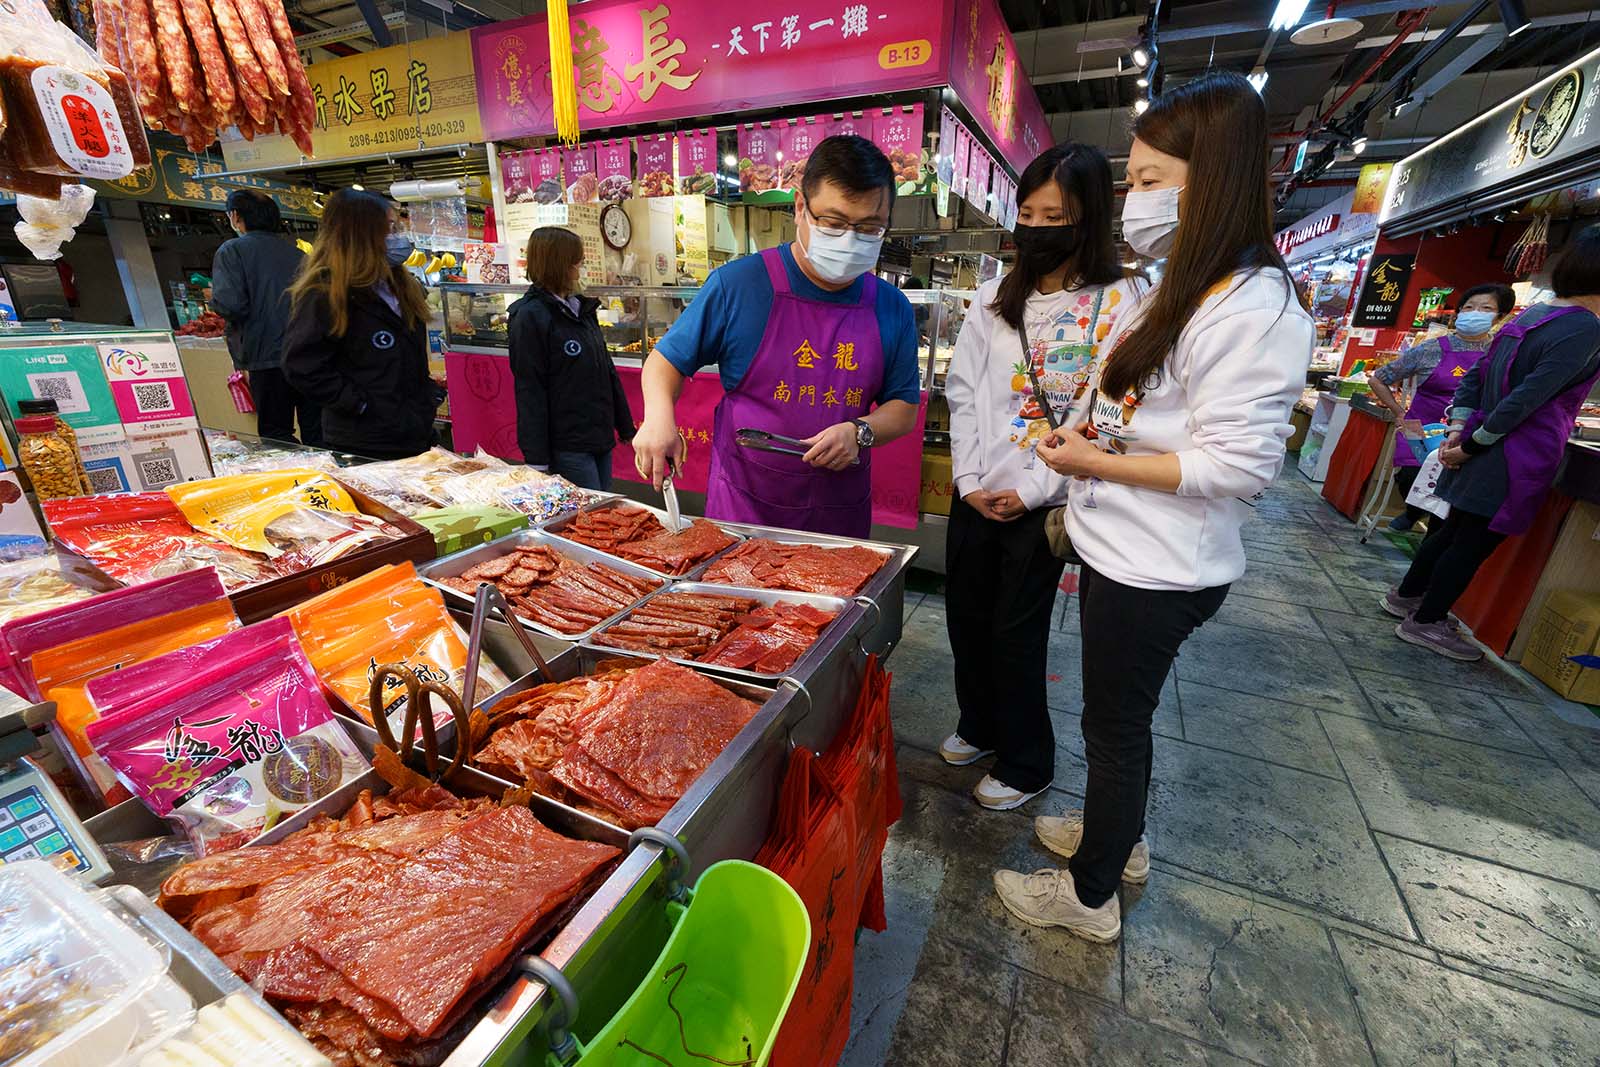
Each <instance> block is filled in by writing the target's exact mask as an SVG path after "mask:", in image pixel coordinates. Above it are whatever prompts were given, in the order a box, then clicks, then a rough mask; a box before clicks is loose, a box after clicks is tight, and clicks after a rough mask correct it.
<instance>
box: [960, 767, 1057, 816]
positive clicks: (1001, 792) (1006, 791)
mask: <svg viewBox="0 0 1600 1067" xmlns="http://www.w3.org/2000/svg"><path fill="white" fill-rule="evenodd" d="M1049 788H1050V785H1049V783H1048V782H1047V783H1045V785H1044V786H1043V788H1040V789H1035V790H1034V791H1033V792H1031V793H1024V792H1023V791H1022V790H1020V789H1013V788H1011V787H1010V786H1009V785H1006V784H1005V783H1004V782H1002V781H1001V780H1000V779H998V778H996V777H995V776H994V775H992V774H986V775H984V776H983V781H981V782H979V783H978V784H977V785H976V786H975V787H973V790H972V799H973V800H976V801H977V802H978V803H979V804H982V805H983V806H984V807H986V808H988V809H989V810H990V811H1010V810H1011V809H1012V808H1020V807H1022V805H1024V804H1026V803H1027V802H1028V801H1030V800H1032V799H1033V798H1034V797H1036V796H1038V795H1039V794H1040V793H1043V792H1044V791H1045V790H1046V789H1049Z"/></svg>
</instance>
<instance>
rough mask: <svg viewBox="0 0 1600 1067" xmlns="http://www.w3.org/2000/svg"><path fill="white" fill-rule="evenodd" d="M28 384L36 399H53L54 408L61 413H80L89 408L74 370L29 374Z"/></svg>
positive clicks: (87, 400) (81, 384)
mask: <svg viewBox="0 0 1600 1067" xmlns="http://www.w3.org/2000/svg"><path fill="white" fill-rule="evenodd" d="M28 385H29V387H30V388H32V389H33V396H34V399H36V400H54V401H55V402H56V410H58V411H59V412H61V414H63V415H80V414H82V413H83V412H85V411H88V410H89V399H88V397H86V396H84V395H83V383H82V382H80V381H79V380H78V375H77V374H76V373H75V372H74V371H63V372H61V373H58V374H30V375H28Z"/></svg>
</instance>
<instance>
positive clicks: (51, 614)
mask: <svg viewBox="0 0 1600 1067" xmlns="http://www.w3.org/2000/svg"><path fill="white" fill-rule="evenodd" d="M225 595H226V594H225V592H224V591H223V588H222V583H221V581H220V580H219V579H218V577H217V573H216V571H214V570H211V569H209V568H207V569H203V570H198V571H188V572H185V573H183V574H176V575H173V576H171V577H168V578H160V579H157V580H155V581H151V582H145V583H143V584H141V585H136V586H132V587H129V588H127V589H116V590H112V591H111V592H109V593H101V594H99V595H98V596H87V597H85V598H83V599H81V600H79V601H77V602H75V603H72V604H66V605H62V606H59V607H57V608H54V609H52V610H49V611H43V612H40V613H38V614H35V615H31V616H29V617H28V618H25V619H17V620H13V621H10V622H6V623H4V624H0V658H3V659H5V660H6V662H7V663H8V664H11V665H14V670H15V671H16V673H17V677H19V678H20V679H21V681H22V684H23V685H24V687H25V689H26V692H23V694H22V695H23V696H26V697H29V698H30V699H32V700H43V699H44V696H43V694H42V692H41V691H40V688H39V686H38V684H37V681H36V680H35V678H34V671H33V665H32V659H33V657H34V656H36V655H38V654H39V653H40V652H42V651H44V650H46V649H50V648H55V647H56V646H58V645H65V644H68V643H69V642H73V641H77V640H80V639H82V638H86V637H93V636H95V635H97V634H102V633H105V632H106V631H108V630H115V629H117V628H119V627H123V626H128V625H130V624H133V623H137V622H141V621H144V620H147V619H154V618H158V617H160V616H163V615H166V614H169V613H171V612H175V611H182V610H184V609H186V608H191V607H194V606H196V605H199V604H205V603H209V602H211V601H215V600H219V599H221V598H222V597H223V596H225Z"/></svg>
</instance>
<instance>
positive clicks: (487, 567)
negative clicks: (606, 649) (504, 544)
mask: <svg viewBox="0 0 1600 1067" xmlns="http://www.w3.org/2000/svg"><path fill="white" fill-rule="evenodd" d="M480 582H490V583H492V584H493V585H495V586H496V587H497V588H499V590H500V592H501V593H503V594H505V598H506V600H507V601H509V602H510V604H511V606H512V607H513V608H515V609H516V611H517V613H518V614H519V615H522V616H523V617H524V618H527V619H531V620H532V621H534V622H537V623H539V624H540V625H541V626H545V627H548V628H549V629H550V630H552V631H554V632H555V633H558V634H567V635H571V634H581V633H583V632H584V631H585V630H591V629H593V628H594V627H596V626H598V625H600V624H601V623H602V622H604V621H605V620H607V619H609V618H611V616H613V615H615V614H617V613H618V612H619V611H624V610H626V609H627V608H629V607H630V606H632V605H634V604H637V603H638V602H639V600H640V599H641V598H643V597H645V596H646V595H648V594H650V593H652V592H654V591H655V590H656V589H657V588H659V587H660V585H661V583H660V582H658V581H654V580H647V579H644V578H638V577H635V576H634V575H631V574H624V573H622V572H621V571H619V570H617V569H616V568H614V567H607V566H606V565H605V564H603V563H587V564H585V563H579V562H578V561H577V560H574V559H569V558H567V557H566V556H563V555H561V554H559V553H557V552H555V551H554V550H552V549H550V548H547V547H545V546H543V545H522V546H520V547H518V548H515V549H513V550H512V551H511V552H508V553H507V554H506V555H504V556H498V557H496V558H495V559H492V560H489V561H487V562H485V563H480V564H478V565H477V566H475V567H471V568H469V569H468V570H466V571H463V572H462V573H461V575H460V576H459V577H456V578H445V579H443V583H444V584H445V585H448V586H449V587H450V588H452V589H454V590H456V591H458V592H461V593H464V594H466V595H467V596H473V595H475V594H476V593H477V591H478V584H479V583H480Z"/></svg>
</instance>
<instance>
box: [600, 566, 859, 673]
mask: <svg viewBox="0 0 1600 1067" xmlns="http://www.w3.org/2000/svg"><path fill="white" fill-rule="evenodd" d="M668 593H699V594H705V595H709V596H730V597H732V596H737V597H745V598H746V599H749V600H757V601H760V602H761V603H763V604H810V605H811V606H812V607H815V608H821V609H822V610H823V611H831V612H833V613H834V615H835V618H834V620H833V621H832V622H830V623H828V625H826V626H824V627H823V628H822V630H821V632H820V633H818V634H817V639H816V640H815V641H813V642H811V647H809V648H807V649H806V650H805V651H804V652H802V653H801V654H800V658H799V659H797V660H795V661H794V663H793V664H792V665H791V666H790V667H789V669H788V670H786V671H782V672H779V673H777V674H767V673H764V672H762V671H752V670H746V669H744V668H740V667H722V666H718V665H717V664H715V663H701V662H699V661H698V660H692V659H684V658H682V657H679V656H671V655H669V656H667V657H666V658H667V659H669V660H671V661H672V662H673V663H681V664H683V665H684V666H685V667H694V668H696V669H698V670H700V671H703V672H705V673H707V674H711V673H716V674H720V675H723V676H724V677H728V678H744V679H748V680H750V681H754V682H758V683H763V684H768V685H770V684H772V683H773V682H776V681H778V680H779V679H781V678H785V677H796V678H799V679H800V680H801V681H804V680H805V679H806V678H807V677H809V675H810V673H811V671H810V670H809V669H807V662H808V661H809V660H813V659H822V658H825V657H826V655H827V652H828V650H829V649H830V648H832V647H833V646H834V645H835V644H839V643H842V642H843V641H844V640H845V639H846V638H847V637H848V636H849V633H850V630H851V629H853V628H854V621H853V617H852V615H851V612H850V608H851V607H853V606H858V605H857V604H856V602H855V601H853V600H846V599H845V598H843V597H836V596H822V595H821V594H818V593H791V592H788V591H787V590H783V589H751V588H747V587H745V586H735V585H717V584H715V583H712V582H674V583H673V584H672V585H669V586H667V587H666V588H665V589H658V590H656V591H655V592H654V593H651V594H650V595H649V596H647V597H645V598H644V599H643V600H641V601H639V603H637V604H635V605H634V606H633V607H631V608H629V609H628V610H627V611H626V612H624V613H623V615H622V617H621V618H619V619H617V620H616V622H613V623H610V624H608V625H611V626H615V625H617V623H621V622H626V621H627V620H628V619H629V618H631V617H632V616H633V613H634V612H636V611H638V610H639V609H640V608H642V607H644V606H645V605H646V604H648V603H650V601H652V600H654V599H655V598H656V597H658V596H665V595H667V594H668ZM862 614H865V612H864V611H863V612H862ZM841 628H843V629H841ZM604 632H605V628H604V627H602V628H601V629H599V630H596V631H595V632H594V636H593V637H590V638H589V639H588V640H587V641H585V642H584V644H585V645H586V646H587V647H590V648H594V649H599V650H601V651H605V652H616V653H622V654H627V655H635V656H638V655H644V653H640V652H637V651H634V650H632V649H623V648H612V647H611V646H610V645H607V644H604V643H602V642H601V641H599V640H598V638H599V636H600V635H601V634H602V633H604Z"/></svg>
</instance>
